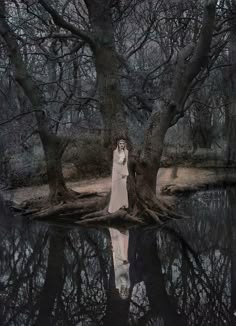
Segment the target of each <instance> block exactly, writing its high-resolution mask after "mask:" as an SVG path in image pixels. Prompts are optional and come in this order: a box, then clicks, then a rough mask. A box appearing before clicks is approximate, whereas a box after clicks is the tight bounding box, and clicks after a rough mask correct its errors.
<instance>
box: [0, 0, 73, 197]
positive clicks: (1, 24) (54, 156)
mask: <svg viewBox="0 0 236 326" xmlns="http://www.w3.org/2000/svg"><path fill="white" fill-rule="evenodd" d="M0 35H1V36H2V38H3V39H4V41H5V43H6V46H7V50H8V53H9V57H10V60H11V63H12V65H13V71H14V77H15V79H16V81H17V82H18V83H19V85H20V86H21V87H22V89H23V90H24V92H25V95H26V96H27V98H28V99H29V101H30V102H31V104H32V108H33V110H35V116H36V120H37V126H38V133H39V137H40V139H41V142H42V145H43V150H44V154H45V159H46V163H47V175H48V183H49V189H50V199H52V200H53V202H58V201H61V199H63V198H64V199H65V198H67V197H68V196H69V193H70V192H69V190H68V189H67V188H66V185H65V181H64V178H63V174H62V164H61V157H62V154H63V152H64V150H65V148H66V146H65V143H64V142H63V141H61V140H60V139H59V138H57V136H56V135H55V134H53V133H52V131H51V130H50V126H49V120H48V118H47V116H46V114H45V112H43V111H42V108H43V105H44V101H43V99H42V97H41V94H40V91H39V89H38V86H37V84H36V83H35V81H34V79H33V78H32V77H31V75H30V74H29V73H28V71H27V68H26V66H25V63H24V62H23V59H22V55H21V52H20V48H19V46H18V43H17V41H16V37H15V35H14V32H13V31H12V30H11V29H10V26H9V25H8V23H7V22H6V20H5V5H4V1H3V2H1V4H0ZM58 195H59V197H58Z"/></svg>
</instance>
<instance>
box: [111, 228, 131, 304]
mask: <svg viewBox="0 0 236 326" xmlns="http://www.w3.org/2000/svg"><path fill="white" fill-rule="evenodd" d="M109 232H110V235H111V242H112V253H113V262H114V270H115V285H116V289H117V290H118V292H119V295H120V297H121V298H122V299H127V298H128V297H129V292H130V276H129V267H130V263H129V261H128V244H129V231H128V230H124V231H119V230H117V229H113V228H109Z"/></svg>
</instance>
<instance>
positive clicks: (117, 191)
mask: <svg viewBox="0 0 236 326" xmlns="http://www.w3.org/2000/svg"><path fill="white" fill-rule="evenodd" d="M128 175H129V172H128V150H127V148H126V142H125V140H124V139H120V140H119V141H118V143H117V147H116V149H115V150H114V151H113V166H112V185H111V198H110V203H109V206H108V212H109V213H114V212H116V211H117V210H118V209H120V208H121V207H125V208H128V192H127V176H128Z"/></svg>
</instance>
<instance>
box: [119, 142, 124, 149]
mask: <svg viewBox="0 0 236 326" xmlns="http://www.w3.org/2000/svg"><path fill="white" fill-rule="evenodd" d="M118 148H119V150H121V149H124V148H125V141H124V140H120V141H119V142H118Z"/></svg>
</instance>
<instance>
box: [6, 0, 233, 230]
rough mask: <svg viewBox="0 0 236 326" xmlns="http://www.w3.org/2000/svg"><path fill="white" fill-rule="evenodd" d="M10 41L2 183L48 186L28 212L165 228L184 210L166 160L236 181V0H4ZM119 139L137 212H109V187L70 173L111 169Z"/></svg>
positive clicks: (222, 180)
mask: <svg viewBox="0 0 236 326" xmlns="http://www.w3.org/2000/svg"><path fill="white" fill-rule="evenodd" d="M0 46H1V51H0V97H1V110H0V135H1V137H0V152H1V155H0V165H1V169H0V171H1V173H0V174H1V175H0V177H1V184H2V185H3V186H4V187H6V188H9V189H14V188H19V187H26V186H32V185H35V186H37V185H42V184H48V187H49V191H48V192H47V193H46V194H45V195H44V198H43V199H42V198H41V199H40V198H38V199H34V200H28V202H27V201H25V202H24V205H21V206H20V207H18V208H17V210H20V211H23V213H24V214H25V215H28V216H31V218H41V219H44V218H45V219H46V218H57V219H60V218H62V219H66V218H68V220H76V222H77V223H82V224H84V223H85V224H86V223H90V222H92V223H94V222H106V221H111V220H117V219H118V220H119V219H120V220H123V221H126V222H127V223H134V224H138V225H143V224H150V223H151V224H152V223H154V224H162V223H163V222H166V221H169V220H170V219H178V218H182V217H183V216H182V215H181V214H180V213H178V212H177V211H176V209H175V208H174V207H173V205H172V204H171V203H170V202H169V201H168V200H166V199H165V198H163V196H159V195H157V189H156V187H157V182H156V180H157V175H158V173H159V171H160V169H161V168H163V167H164V168H166V167H168V168H171V169H172V177H173V179H174V178H175V177H176V175H177V173H178V169H179V168H180V167H199V166H200V167H204V168H208V167H211V168H214V169H218V170H220V171H223V174H222V175H221V176H220V177H219V176H218V178H217V177H216V178H215V179H214V178H213V179H214V180H211V183H212V184H214V185H218V186H219V183H221V184H222V183H224V184H225V183H235V182H236V178H235V174H234V170H233V168H234V164H235V160H236V151H235V146H234V145H235V140H236V134H235V130H236V129H235V126H236V2H235V0H219V1H216V0H204V1H203V0H198V1H194V0H188V1H185V0H183V1H178V0H166V1H163V0H126V1H124V0H81V1H76V0H53V1H48V0H2V1H1V3H0ZM120 138H125V139H126V140H127V144H128V149H129V153H130V154H129V162H128V167H129V177H128V185H127V187H128V195H129V209H128V211H127V210H123V209H120V210H119V211H118V212H115V213H112V214H108V213H107V211H106V207H107V203H108V200H109V195H110V192H107V193H105V194H104V193H99V192H96V191H94V192H91V191H90V192H79V191H75V190H73V189H72V188H71V187H70V186H69V185H68V180H69V177H70V178H71V179H72V180H77V181H78V183H80V182H81V180H84V179H85V180H86V178H91V177H93V178H98V177H104V176H110V174H111V164H112V149H114V144H115V143H116V141H117V140H118V139H120ZM222 168H223V169H222ZM229 168H230V175H229V174H228V173H229V172H228V171H229ZM65 171H67V172H68V173H65ZM221 173H222V172H221ZM68 175H69V177H68ZM67 177H68V178H67ZM207 184H208V182H207V180H206V181H205V182H204V186H207ZM194 187H195V188H197V186H196V185H195V184H194V183H193V184H192V188H194ZM190 188H191V187H190ZM165 190H166V192H167V193H168V192H171V191H172V190H173V189H172V188H171V185H170V187H168V186H167V187H165ZM175 190H176V192H178V190H179V189H178V187H177V189H175ZM190 190H192V189H190Z"/></svg>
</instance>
